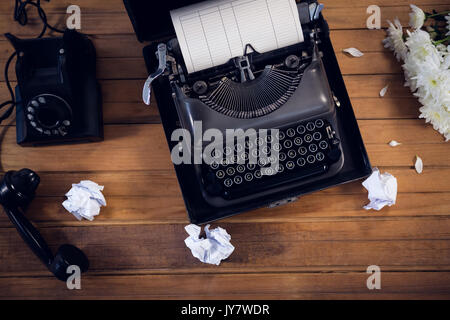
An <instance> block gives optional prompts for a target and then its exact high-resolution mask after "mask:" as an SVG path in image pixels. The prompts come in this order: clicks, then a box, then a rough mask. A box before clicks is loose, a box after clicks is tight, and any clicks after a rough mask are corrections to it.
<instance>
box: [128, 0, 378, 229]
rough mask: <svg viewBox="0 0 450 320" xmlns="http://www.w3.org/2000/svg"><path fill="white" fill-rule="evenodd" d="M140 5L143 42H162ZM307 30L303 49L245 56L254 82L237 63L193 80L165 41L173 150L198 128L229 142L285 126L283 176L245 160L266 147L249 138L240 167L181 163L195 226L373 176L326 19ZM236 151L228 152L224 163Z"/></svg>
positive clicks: (160, 89)
mask: <svg viewBox="0 0 450 320" xmlns="http://www.w3.org/2000/svg"><path fill="white" fill-rule="evenodd" d="M175 2H176V1H175ZM309 2H314V1H309ZM134 3H135V2H134V1H125V4H126V6H127V9H128V12H129V14H130V17H131V19H132V22H133V25H134V27H135V30H136V32H137V34H138V38H139V39H140V40H156V39H154V38H153V37H154V35H149V34H148V33H145V32H144V33H143V32H142V28H143V26H142V19H143V18H142V17H140V16H139V14H138V13H137V12H139V11H141V10H142V8H139V7H135V6H134ZM177 5H180V3H178V4H175V3H173V6H171V7H170V9H173V8H176V7H177ZM301 5H303V6H305V3H300V4H298V7H299V10H300V9H301ZM307 5H308V3H306V6H307ZM303 9H304V7H303ZM302 14H303V16H304V12H303V13H300V17H302ZM302 19H303V18H302ZM303 22H305V23H303ZM302 28H303V31H304V37H305V41H304V42H303V43H300V44H298V45H294V46H290V47H287V48H282V49H280V50H276V51H273V52H268V53H261V54H260V53H258V52H251V53H249V54H247V55H245V56H244V58H245V59H247V60H248V61H249V62H250V65H251V71H252V72H253V73H254V76H253V78H252V77H250V79H246V80H245V81H242V69H243V68H242V65H239V64H238V63H236V61H230V62H229V63H227V64H225V65H221V66H218V67H213V68H211V69H208V70H203V71H200V72H196V73H192V74H188V73H187V72H186V70H185V67H184V66H183V59H182V57H181V54H180V52H179V51H178V50H177V42H176V37H175V33H174V32H173V33H170V34H165V35H164V36H166V37H165V39H164V43H165V44H167V48H168V49H167V59H168V60H167V69H166V71H165V73H164V74H163V75H162V76H161V77H159V78H158V79H157V80H155V81H154V82H153V92H154V96H155V99H156V102H157V105H158V108H159V111H160V115H161V119H162V122H163V125H164V130H165V133H166V138H167V141H168V144H169V148H170V150H171V151H172V150H174V148H176V147H177V145H178V142H176V141H172V139H171V136H172V133H173V132H174V130H176V129H179V128H184V129H186V130H187V131H188V132H190V133H191V134H192V135H194V134H195V130H196V128H195V122H196V121H201V123H202V127H201V130H202V134H203V133H204V132H206V131H207V130H208V129H217V130H219V131H220V132H222V133H223V134H224V136H225V135H226V134H225V132H226V130H227V129H242V130H243V131H246V130H247V129H255V130H259V129H267V130H268V131H270V129H278V131H277V133H276V134H277V136H276V138H277V140H276V141H277V142H278V143H279V150H278V151H279V156H280V158H279V160H280V161H279V164H278V166H277V167H275V168H276V170H278V171H276V172H275V174H273V175H267V176H266V175H263V176H261V175H260V173H261V170H262V169H261V168H260V170H259V169H258V168H259V167H262V166H263V165H266V167H267V163H266V164H261V163H259V162H258V163H257V164H256V166H250V165H248V161H247V162H245V160H248V155H249V153H250V146H249V144H251V143H252V142H249V141H253V143H255V144H258V143H259V141H260V140H258V139H259V138H260V137H259V135H256V136H254V137H253V138H254V140H251V139H250V138H248V140H246V144H245V146H244V148H243V149H244V150H243V151H242V152H241V153H240V155H241V156H242V157H243V159H240V158H239V156H238V152H237V151H238V150H231V152H232V154H233V155H234V156H233V155H232V156H231V157H232V158H233V157H234V161H235V162H231V163H230V162H228V163H227V162H224V163H222V162H213V163H208V164H204V163H203V164H179V165H175V170H176V173H177V177H178V180H179V183H180V186H181V189H182V192H183V197H184V200H185V204H186V207H187V210H188V214H189V217H190V220H191V221H192V222H193V223H205V222H208V221H212V220H216V219H220V218H224V217H227V216H230V215H233V214H237V213H240V212H244V211H248V210H251V209H255V208H259V207H264V206H273V205H274V204H277V203H285V202H289V201H290V200H291V199H292V198H296V197H298V196H301V195H303V194H307V193H310V192H314V191H318V190H321V189H324V188H328V187H331V186H335V185H339V184H342V183H346V182H349V181H353V180H356V179H360V178H363V177H365V176H367V175H368V174H370V172H371V166H370V163H369V160H368V157H367V153H366V151H365V148H364V145H363V143H362V139H361V135H360V133H359V129H358V127H357V123H356V120H355V117H354V113H353V110H352V108H351V104H350V101H349V98H348V95H347V92H346V89H345V85H344V83H343V80H342V76H341V74H340V70H339V67H338V65H337V61H336V57H335V56H334V51H333V48H332V45H331V42H330V40H329V34H328V26H327V24H326V22H325V20H324V19H323V17H322V16H320V19H319V20H318V21H317V22H316V23H314V24H313V23H312V22H311V21H304V20H302ZM158 40H160V39H158ZM160 42H161V41H160ZM160 42H158V43H160ZM158 43H152V44H151V45H149V46H147V47H145V48H144V57H145V60H146V63H147V67H148V70H149V73H151V72H153V71H154V70H155V69H156V68H157V67H158V64H159V61H158V58H157V54H155V53H156V52H157V51H158ZM292 56H294V57H296V58H297V61H294V62H295V63H294V64H292V63H290V62H288V58H289V57H292ZM244 67H247V64H245V65H244ZM240 76H241V77H240ZM244 77H245V75H244ZM279 83H282V84H284V87H283V86H281V85H279ZM261 88H263V89H261ZM230 92H231V93H230ZM247 95H248V96H250V98H247V97H246V96H247ZM252 97H253V98H252ZM254 100H258V102H254ZM236 101H237V102H236ZM252 103H253V104H252ZM242 106H244V107H242ZM269 135H270V134H269ZM265 139H269V138H268V137H266V138H265ZM271 139H272V138H271ZM269 144H270V145H271V146H273V144H271V143H269ZM206 145H207V143H206V142H201V143H200V145H196V144H195V143H194V142H193V143H192V148H193V149H195V148H200V149H202V150H204V148H205V147H206ZM247 148H248V149H247ZM247 150H248V152H247ZM239 151H241V150H239ZM260 152H261V151H260ZM229 153H230V150H227V149H226V147H224V149H223V157H224V158H226V156H228V155H229ZM246 154H247V155H246ZM219 156H220V155H219ZM245 158H247V159H245ZM237 160H239V161H241V160H243V161H244V162H237ZM281 169H282V170H281ZM258 172H259V173H258Z"/></svg>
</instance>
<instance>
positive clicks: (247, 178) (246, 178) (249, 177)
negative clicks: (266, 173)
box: [244, 172, 253, 182]
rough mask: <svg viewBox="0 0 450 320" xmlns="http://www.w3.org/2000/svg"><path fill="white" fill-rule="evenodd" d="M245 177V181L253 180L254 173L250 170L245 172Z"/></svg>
mask: <svg viewBox="0 0 450 320" xmlns="http://www.w3.org/2000/svg"><path fill="white" fill-rule="evenodd" d="M244 179H245V181H247V182H250V181H252V180H253V175H252V174H251V173H250V172H248V173H246V174H245V176H244Z"/></svg>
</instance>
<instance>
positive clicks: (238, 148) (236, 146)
mask: <svg viewBox="0 0 450 320" xmlns="http://www.w3.org/2000/svg"><path fill="white" fill-rule="evenodd" d="M234 150H236V151H237V152H241V151H242V150H244V147H243V146H242V144H240V143H237V144H236V145H235V146H234Z"/></svg>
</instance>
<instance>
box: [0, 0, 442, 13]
mask: <svg viewBox="0 0 450 320" xmlns="http://www.w3.org/2000/svg"><path fill="white" fill-rule="evenodd" d="M297 2H300V1H297ZM321 3H323V4H324V5H325V8H326V9H328V8H357V7H364V8H367V7H368V6H370V5H372V4H374V2H373V1H371V0H323V1H321ZM414 3H415V4H416V5H418V6H424V5H428V6H430V5H440V4H446V3H447V2H446V1H445V0H416V1H414ZM74 4H75V5H78V6H80V8H81V11H82V12H89V13H92V12H125V9H124V5H123V0H109V1H108V2H103V1H95V2H94V1H91V0H58V1H55V0H53V1H50V2H43V5H42V8H44V10H45V11H46V12H52V13H53V12H56V13H65V11H66V8H67V7H68V6H70V5H74ZM375 4H376V5H378V6H380V7H389V6H409V4H410V1H409V0H398V1H396V2H395V3H392V1H389V0H378V1H376V3H375ZM13 9H14V3H10V2H7V1H5V2H2V3H0V11H1V12H11V13H12V12H13Z"/></svg>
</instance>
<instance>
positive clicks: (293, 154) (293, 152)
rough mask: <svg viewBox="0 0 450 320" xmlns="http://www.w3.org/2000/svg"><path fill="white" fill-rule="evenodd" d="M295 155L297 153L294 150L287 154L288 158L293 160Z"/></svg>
mask: <svg viewBox="0 0 450 320" xmlns="http://www.w3.org/2000/svg"><path fill="white" fill-rule="evenodd" d="M296 155H297V153H296V152H295V151H294V150H289V152H288V156H289V158H291V159H292V158H295V156H296Z"/></svg>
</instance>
